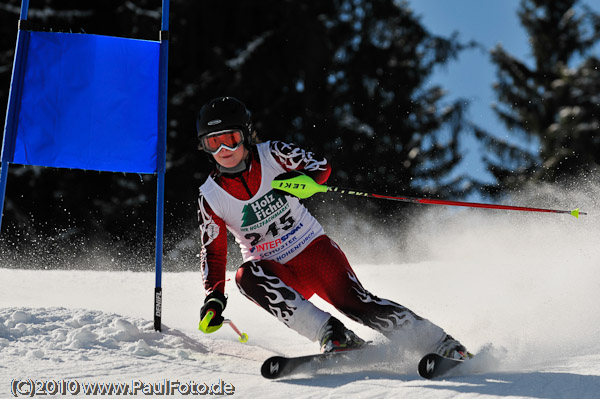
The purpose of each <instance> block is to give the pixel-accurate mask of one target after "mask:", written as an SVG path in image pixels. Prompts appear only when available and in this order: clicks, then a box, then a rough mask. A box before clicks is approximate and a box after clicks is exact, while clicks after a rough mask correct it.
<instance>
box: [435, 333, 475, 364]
mask: <svg viewBox="0 0 600 399" xmlns="http://www.w3.org/2000/svg"><path fill="white" fill-rule="evenodd" d="M433 352H434V353H437V354H438V355H440V356H443V357H447V358H450V359H455V360H466V359H470V358H472V357H473V354H472V353H470V352H469V351H467V348H465V347H464V345H462V344H461V343H460V342H458V341H457V340H455V339H454V338H452V336H451V335H446V338H444V340H443V341H442V342H440V343H439V344H438V346H437V348H436V349H435V350H434V351H433Z"/></svg>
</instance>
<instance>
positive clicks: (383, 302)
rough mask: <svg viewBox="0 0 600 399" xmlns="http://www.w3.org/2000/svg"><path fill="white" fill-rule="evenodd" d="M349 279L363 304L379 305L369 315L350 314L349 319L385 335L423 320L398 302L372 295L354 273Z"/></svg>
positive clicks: (350, 273) (349, 273) (350, 274)
mask: <svg viewBox="0 0 600 399" xmlns="http://www.w3.org/2000/svg"><path fill="white" fill-rule="evenodd" d="M348 278H349V279H350V280H352V281H353V282H354V286H353V287H352V288H353V289H354V291H355V292H356V294H357V296H358V298H359V299H360V301H361V302H363V303H366V304H376V305H378V309H375V310H374V311H372V312H369V314H366V313H362V314H360V315H359V314H348V315H347V316H348V317H350V318H352V319H354V320H356V321H358V322H359V323H362V324H364V325H366V326H368V327H371V328H374V329H376V330H377V331H379V332H381V333H383V334H386V333H391V332H393V331H396V330H399V329H402V328H404V327H408V326H410V325H411V324H413V323H414V322H415V321H416V320H423V318H422V317H419V316H417V315H416V314H415V313H413V312H412V311H411V310H410V309H408V308H405V307H404V306H402V305H400V304H397V303H396V302H392V301H389V300H387V299H380V298H378V297H376V296H375V295H373V294H371V293H370V292H369V291H367V290H366V289H365V288H364V287H363V286H362V284H361V283H360V281H358V278H357V277H356V275H355V274H354V273H353V272H351V271H348ZM371 306H372V305H371Z"/></svg>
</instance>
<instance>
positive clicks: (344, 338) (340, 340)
mask: <svg viewBox="0 0 600 399" xmlns="http://www.w3.org/2000/svg"><path fill="white" fill-rule="evenodd" d="M319 342H320V343H321V352H322V353H329V352H340V351H347V350H352V349H358V348H360V347H362V346H363V345H365V344H366V342H365V341H364V340H362V339H361V338H359V337H358V336H357V335H356V334H354V332H352V331H350V330H348V329H347V328H346V327H344V325H343V324H342V322H341V321H339V320H338V319H336V318H335V317H333V316H332V317H330V318H329V320H328V321H327V323H326V324H325V325H324V326H323V329H322V330H321V339H320V341H319Z"/></svg>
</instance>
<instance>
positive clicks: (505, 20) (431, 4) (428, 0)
mask: <svg viewBox="0 0 600 399" xmlns="http://www.w3.org/2000/svg"><path fill="white" fill-rule="evenodd" d="M519 2H520V0H409V1H408V4H409V7H410V8H411V9H412V10H413V11H414V13H415V14H416V15H417V16H419V17H420V19H421V22H422V24H423V25H424V26H425V27H426V28H427V29H428V30H429V31H430V32H431V33H433V34H436V35H441V36H446V37H447V36H450V35H451V34H452V33H453V32H458V33H459V39H460V40H461V41H463V42H468V41H471V40H476V41H477V42H479V43H480V44H481V45H482V46H483V47H484V48H485V51H483V50H481V49H470V50H465V51H463V52H462V53H461V54H460V56H459V59H458V60H453V61H450V62H449V63H448V64H447V65H446V66H445V67H442V68H439V69H438V70H437V71H435V73H434V74H433V76H432V78H431V84H440V85H441V86H442V87H444V88H445V89H446V90H447V91H448V97H449V98H450V99H455V98H458V97H460V98H465V99H468V100H469V101H470V104H471V105H470V107H469V112H468V118H469V119H470V120H471V121H472V122H474V123H475V124H477V125H479V126H481V127H483V128H485V129H487V130H488V131H490V132H493V133H495V134H498V135H501V136H502V135H504V134H505V133H504V132H505V129H504V126H503V125H502V124H501V123H500V122H499V120H498V118H497V117H496V115H495V114H494V112H493V111H492V109H491V104H492V103H493V102H494V101H495V95H494V92H493V89H492V84H493V83H494V82H495V81H496V68H495V66H494V65H493V64H492V63H491V60H490V56H489V50H490V49H492V48H494V47H495V46H496V45H498V44H501V45H502V47H504V49H505V50H506V51H508V52H509V53H510V54H513V55H515V56H517V57H518V58H519V59H521V60H525V61H527V60H528V59H530V57H529V54H530V51H529V44H528V38H527V34H526V32H525V30H524V29H523V27H522V26H521V25H520V23H519V19H518V17H517V13H516V12H517V8H518V5H519ZM463 144H464V146H463V156H464V159H463V162H462V172H464V173H467V174H469V175H470V176H473V177H475V178H477V179H479V180H484V181H487V182H492V181H493V178H492V177H491V175H489V174H488V173H487V172H486V171H485V169H484V165H483V163H482V162H481V160H480V159H481V158H480V152H481V150H482V149H481V148H480V147H479V145H478V143H476V141H475V139H474V138H472V137H465V138H464V141H463Z"/></svg>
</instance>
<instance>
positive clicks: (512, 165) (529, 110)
mask: <svg viewBox="0 0 600 399" xmlns="http://www.w3.org/2000/svg"><path fill="white" fill-rule="evenodd" d="M578 3H579V1H577V0H552V1H549V0H522V2H521V5H520V10H519V13H518V15H519V18H520V20H521V23H522V25H523V26H524V28H525V29H526V31H527V33H528V35H529V38H530V39H529V40H530V44H531V50H532V57H533V63H532V64H528V63H527V62H525V61H523V60H518V59H516V58H515V57H513V56H511V55H510V54H509V53H507V52H506V51H505V50H504V49H503V48H502V47H501V46H498V47H497V48H495V49H494V50H493V51H492V53H491V55H492V61H493V62H494V63H495V64H496V65H497V67H498V79H499V82H498V83H497V84H496V86H495V90H496V93H497V95H498V99H499V102H500V104H499V105H498V106H497V107H496V108H495V111H496V113H497V114H498V116H499V117H500V119H501V120H502V121H503V122H504V124H505V125H506V127H507V129H508V132H509V134H510V138H509V139H502V138H501V137H500V136H499V135H498V134H494V135H492V134H490V133H487V132H484V131H481V130H478V136H479V137H480V138H482V139H484V140H486V142H487V143H488V144H489V146H490V148H491V149H492V150H493V152H492V154H489V155H488V156H487V158H486V159H487V162H488V164H489V165H490V170H491V172H492V173H493V174H494V175H495V177H496V178H497V180H498V183H499V186H496V187H488V188H489V189H490V191H491V192H498V191H499V187H502V188H516V187H518V186H520V185H522V184H523V183H524V182H525V181H529V180H533V181H550V182H555V181H560V180H562V179H567V178H570V177H573V176H577V175H579V174H580V173H586V172H590V171H591V170H594V169H595V168H597V165H598V164H599V163H600V101H599V100H598V88H599V84H600V80H599V78H600V71H599V70H598V66H599V62H600V61H599V59H598V57H597V47H596V52H594V46H595V45H596V46H597V45H598V43H599V40H600V24H599V23H598V21H599V15H598V14H595V13H594V12H593V11H592V10H591V9H590V8H589V7H586V6H585V5H581V6H580V5H579V4H578ZM579 6H580V7H579ZM527 144H529V147H531V146H536V147H537V149H536V150H531V149H530V148H527Z"/></svg>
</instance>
